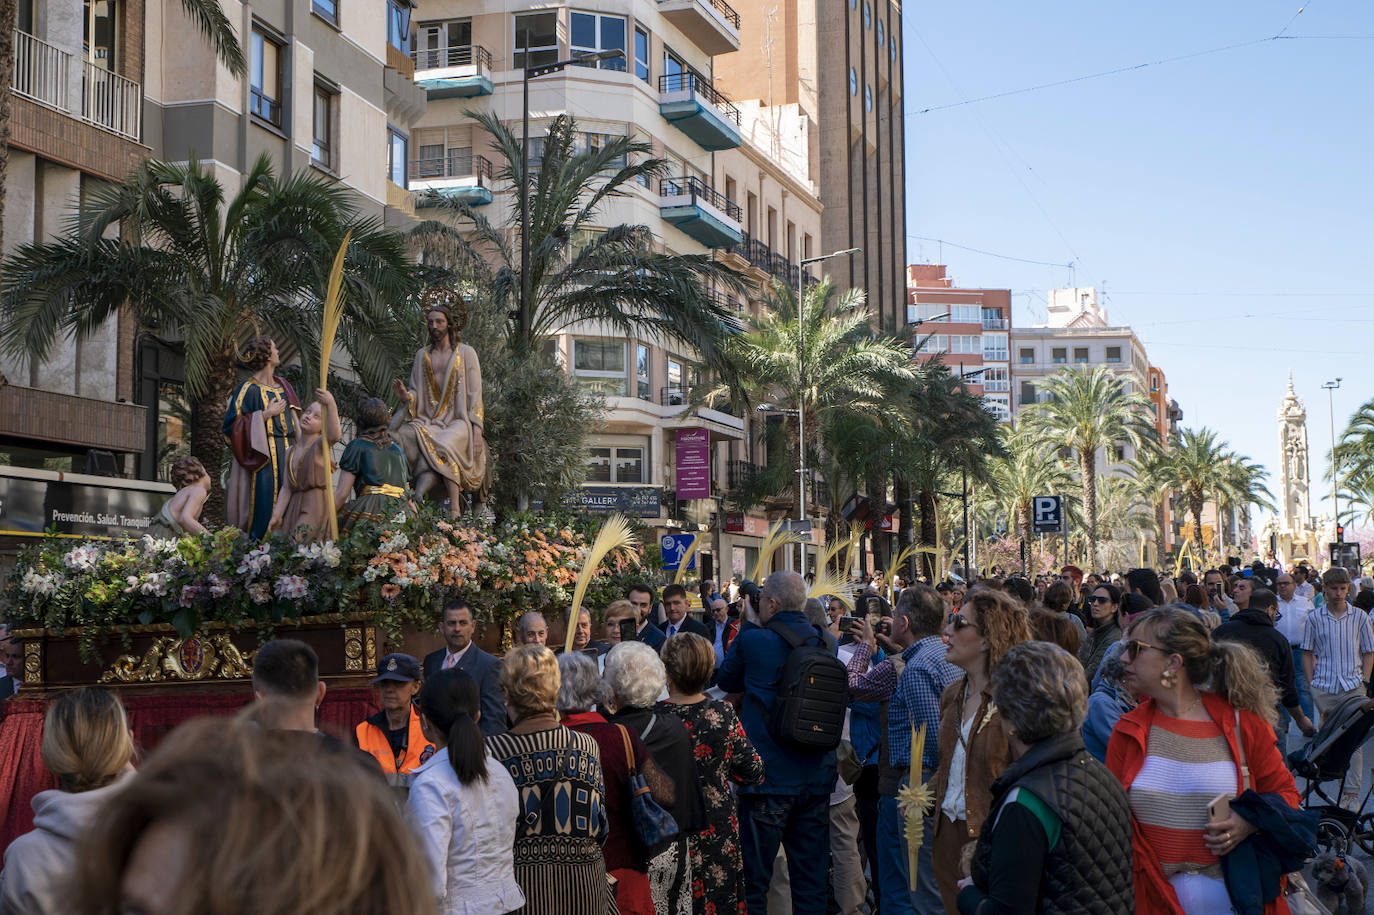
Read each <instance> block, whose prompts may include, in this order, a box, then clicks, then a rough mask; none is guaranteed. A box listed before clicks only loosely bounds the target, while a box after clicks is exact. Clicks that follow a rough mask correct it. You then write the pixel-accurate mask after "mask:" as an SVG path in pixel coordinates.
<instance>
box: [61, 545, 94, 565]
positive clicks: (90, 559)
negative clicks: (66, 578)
mask: <svg viewBox="0 0 1374 915" xmlns="http://www.w3.org/2000/svg"><path fill="white" fill-rule="evenodd" d="M99 561H100V550H98V549H96V548H95V547H94V546H91V545H90V544H83V545H82V546H79V547H77V548H76V549H74V550H72V551H71V552H70V553H68V554H67V555H66V556H63V557H62V564H63V565H64V566H66V567H67V568H69V569H71V570H72V571H73V572H92V571H94V570H95V566H96V563H97V562H99Z"/></svg>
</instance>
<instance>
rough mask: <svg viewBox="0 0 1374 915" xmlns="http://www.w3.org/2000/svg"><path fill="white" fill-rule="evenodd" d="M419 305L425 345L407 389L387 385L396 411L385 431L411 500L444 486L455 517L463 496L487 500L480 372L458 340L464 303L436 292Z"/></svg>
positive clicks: (455, 296) (444, 292) (463, 322)
mask: <svg viewBox="0 0 1374 915" xmlns="http://www.w3.org/2000/svg"><path fill="white" fill-rule="evenodd" d="M421 302H422V305H423V306H424V309H425V326H426V327H427V328H428V330H429V345H428V346H426V347H423V348H422V349H420V350H419V351H418V352H417V353H416V354H415V362H414V365H413V366H412V367H411V371H410V384H409V386H407V385H406V384H405V383H403V382H402V381H401V380H400V379H396V381H395V382H394V383H393V384H392V389H393V390H394V391H395V393H396V397H397V398H399V400H400V401H401V405H400V408H399V409H398V410H397V411H396V415H395V416H394V417H392V420H391V429H392V432H393V433H394V435H395V438H396V441H397V442H399V443H400V445H401V448H402V450H404V451H405V455H406V460H407V461H408V462H409V464H410V471H411V475H412V476H413V478H414V492H415V496H416V497H417V498H419V497H421V496H423V495H424V494H425V493H426V492H428V491H429V490H430V489H432V488H433V487H434V486H435V484H437V483H439V481H441V480H442V481H443V486H444V491H445V493H446V494H447V496H448V499H449V511H450V512H451V513H452V514H453V515H454V516H455V517H456V516H457V515H459V514H460V513H461V510H462V496H463V492H464V491H468V492H472V493H475V494H476V498H477V499H478V500H481V499H483V498H485V496H486V490H487V480H488V477H487V446H486V442H485V440H484V439H483V438H482V369H481V366H480V365H479V364H478V362H477V352H476V351H475V350H474V349H473V348H472V347H471V346H468V345H467V344H466V343H463V342H462V340H461V339H460V338H459V336H458V334H459V332H460V331H461V330H462V329H463V327H464V326H466V324H467V305H466V304H465V303H464V302H463V298H462V296H460V295H459V294H458V293H456V292H453V291H452V290H448V289H443V288H441V287H438V286H434V287H430V289H428V290H426V292H425V293H424V295H423V298H422V300H421ZM440 498H442V497H440Z"/></svg>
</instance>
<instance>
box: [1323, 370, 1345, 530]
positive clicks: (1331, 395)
mask: <svg viewBox="0 0 1374 915" xmlns="http://www.w3.org/2000/svg"><path fill="white" fill-rule="evenodd" d="M1340 386H1341V379H1339V378H1337V379H1336V380H1335V381H1328V382H1327V383H1326V384H1324V385H1322V387H1323V388H1325V389H1326V404H1327V408H1328V409H1329V411H1330V417H1331V521H1332V523H1333V524H1335V525H1337V526H1340V523H1341V506H1340V503H1339V502H1337V501H1336V477H1337V473H1336V470H1337V465H1336V390H1337V389H1338V388H1340Z"/></svg>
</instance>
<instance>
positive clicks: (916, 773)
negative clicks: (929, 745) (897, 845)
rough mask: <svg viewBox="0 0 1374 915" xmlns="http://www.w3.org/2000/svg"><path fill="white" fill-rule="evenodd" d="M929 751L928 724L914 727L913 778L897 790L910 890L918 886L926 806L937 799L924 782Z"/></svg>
mask: <svg viewBox="0 0 1374 915" xmlns="http://www.w3.org/2000/svg"><path fill="white" fill-rule="evenodd" d="M925 752H926V726H925V724H922V725H921V729H920V731H917V730H916V728H915V726H914V725H913V726H912V728H911V768H912V781H911V782H910V784H908V785H907V786H906V787H905V788H902V789H900V790H899V791H898V792H897V809H898V810H900V811H901V813H902V822H903V825H904V830H903V831H904V832H905V834H906V850H907V864H908V866H909V867H910V868H911V871H910V873H911V889H912V890H913V891H914V890H915V889H916V876H917V868H916V856H917V855H918V854H920V851H921V843H922V842H923V841H924V839H925V825H926V824H925V815H926V809H927V808H929V807H930V805H931V803H933V802H934V800H935V792H934V791H932V790H931V788H930V786H929V785H926V784H922V783H921V776H920V771H921V760H922V759H924V758H925Z"/></svg>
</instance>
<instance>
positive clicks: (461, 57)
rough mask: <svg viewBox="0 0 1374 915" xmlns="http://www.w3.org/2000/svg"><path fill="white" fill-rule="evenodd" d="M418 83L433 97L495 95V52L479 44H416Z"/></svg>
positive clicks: (416, 82) (411, 55)
mask: <svg viewBox="0 0 1374 915" xmlns="http://www.w3.org/2000/svg"><path fill="white" fill-rule="evenodd" d="M410 58H411V60H413V61H415V85H417V86H419V87H421V88H422V89H425V90H426V91H427V92H428V93H429V97H430V98H432V99H442V98H473V97H475V96H479V95H491V93H492V81H491V52H490V51H488V50H487V49H486V48H484V47H481V46H479V45H457V46H455V47H451V48H416V49H415V50H413V51H411V52H410Z"/></svg>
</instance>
